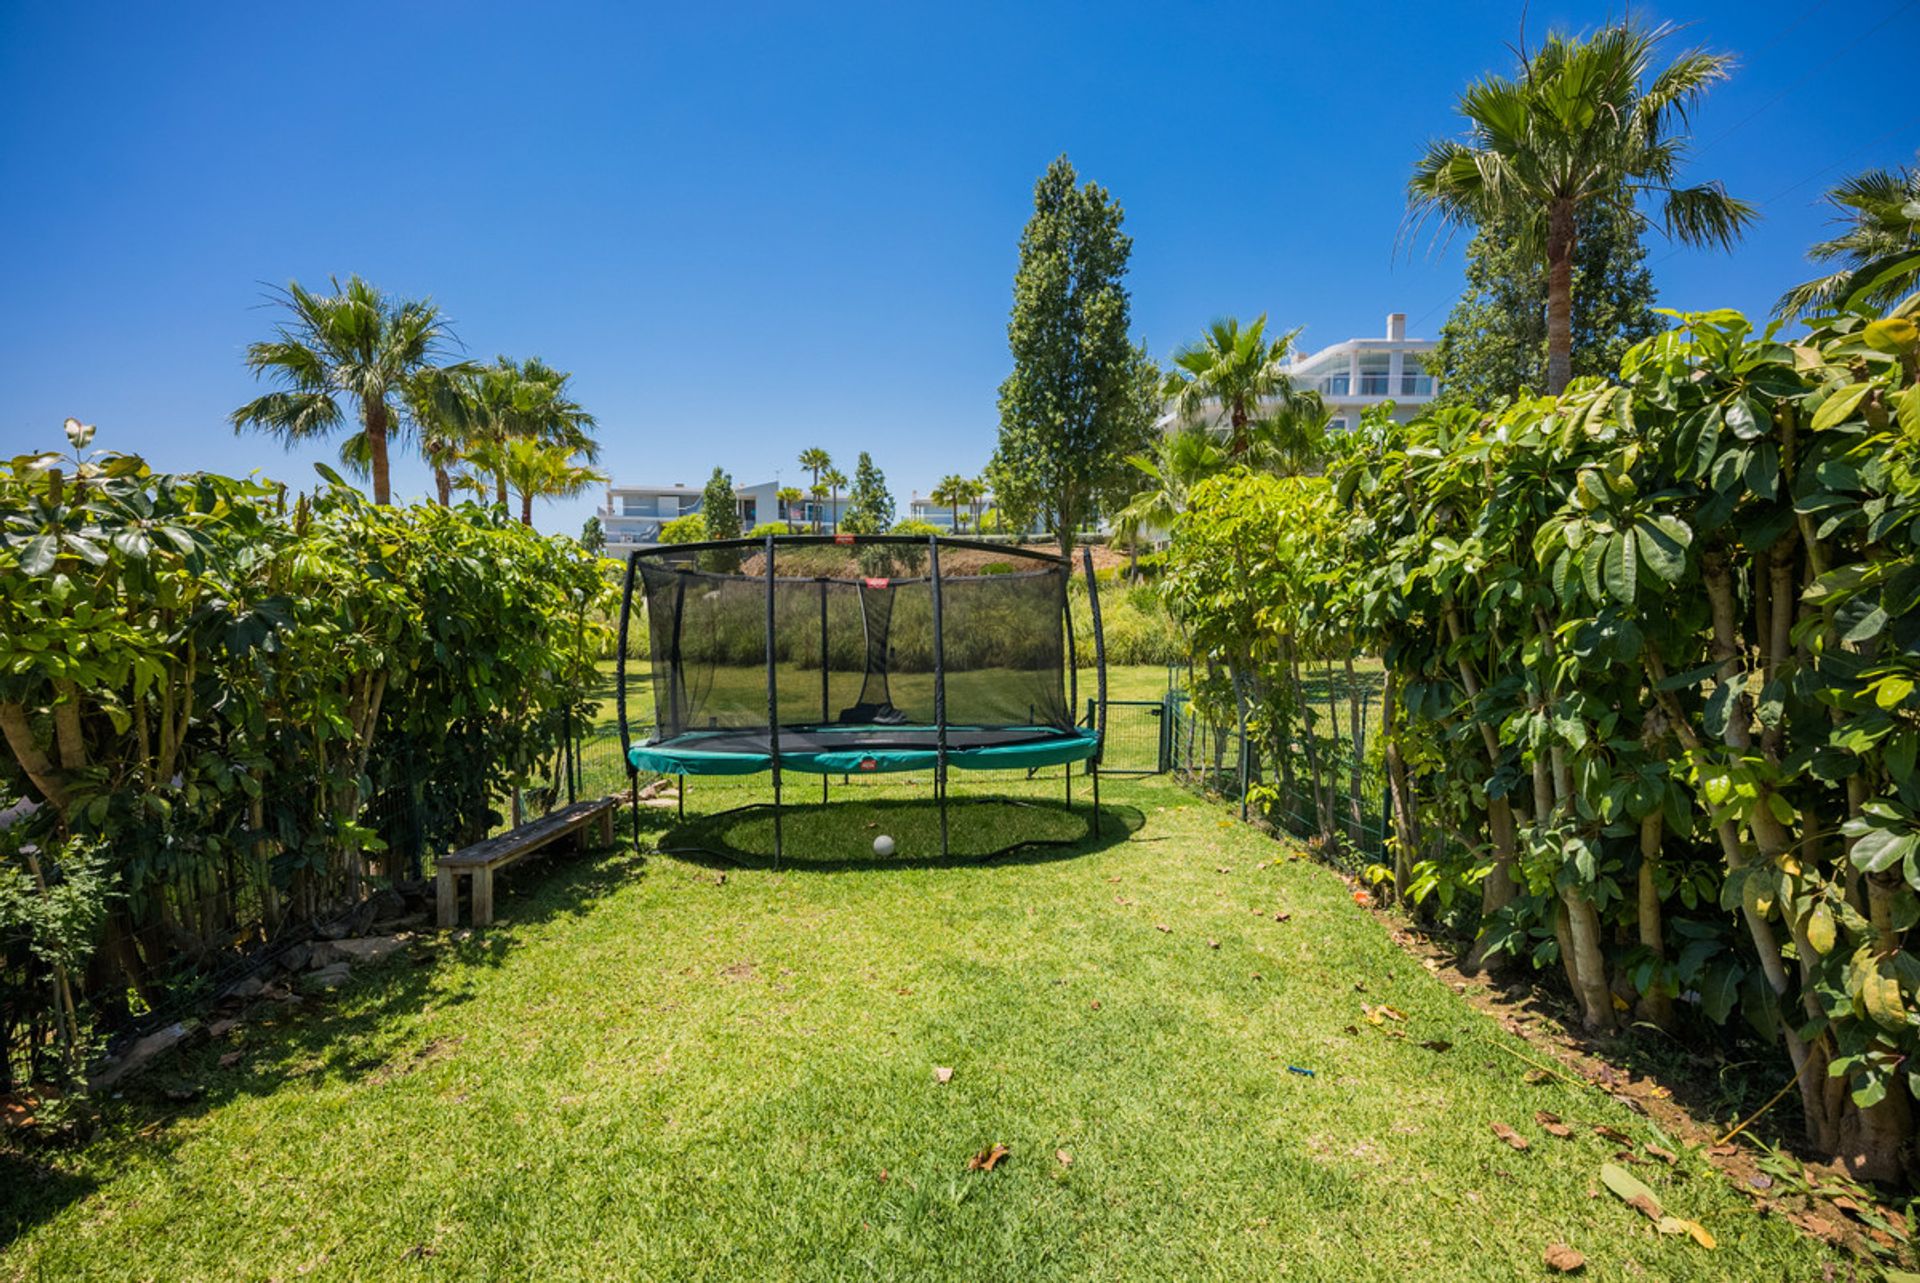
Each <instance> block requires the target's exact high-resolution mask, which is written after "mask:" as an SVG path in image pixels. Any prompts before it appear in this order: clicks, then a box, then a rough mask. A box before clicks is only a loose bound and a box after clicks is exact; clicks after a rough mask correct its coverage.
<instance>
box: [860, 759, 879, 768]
mask: <svg viewBox="0 0 1920 1283" xmlns="http://www.w3.org/2000/svg"><path fill="white" fill-rule="evenodd" d="M860 769H861V770H863V771H877V770H879V769H880V763H878V762H876V761H874V760H873V759H872V758H870V757H863V758H861V759H860Z"/></svg>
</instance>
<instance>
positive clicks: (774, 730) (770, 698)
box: [766, 534, 781, 868]
mask: <svg viewBox="0 0 1920 1283" xmlns="http://www.w3.org/2000/svg"><path fill="white" fill-rule="evenodd" d="M766 549H767V636H766V642H767V749H768V756H770V757H771V758H772V759H773V863H774V867H775V868H778V867H779V866H780V845H781V841H780V838H781V834H780V694H779V689H780V684H779V679H778V678H777V677H776V676H775V672H774V655H773V590H774V579H773V536H772V535H771V534H769V535H768V536H767V543H766Z"/></svg>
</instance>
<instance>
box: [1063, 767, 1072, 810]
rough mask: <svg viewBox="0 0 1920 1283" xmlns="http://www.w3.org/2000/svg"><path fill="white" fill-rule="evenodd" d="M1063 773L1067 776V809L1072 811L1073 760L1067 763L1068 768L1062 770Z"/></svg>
mask: <svg viewBox="0 0 1920 1283" xmlns="http://www.w3.org/2000/svg"><path fill="white" fill-rule="evenodd" d="M1062 774H1063V775H1064V776H1065V777H1066V782H1067V809H1068V810H1069V811H1071V810H1072V809H1073V763H1072V762H1068V763H1067V767H1066V770H1065V771H1064V772H1062Z"/></svg>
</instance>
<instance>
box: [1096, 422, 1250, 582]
mask: <svg viewBox="0 0 1920 1283" xmlns="http://www.w3.org/2000/svg"><path fill="white" fill-rule="evenodd" d="M1127 462H1128V463H1129V464H1131V465H1132V466H1133V467H1134V468H1135V469H1136V470H1137V471H1138V472H1140V474H1141V475H1142V476H1144V477H1145V478H1146V481H1147V484H1146V486H1145V487H1143V488H1142V489H1140V490H1138V491H1136V492H1135V493H1134V496H1133V498H1132V499H1131V500H1129V501H1128V502H1127V505H1126V507H1124V508H1122V509H1120V511H1119V512H1117V513H1115V514H1114V518H1113V526H1114V530H1115V531H1116V532H1117V533H1119V534H1121V535H1124V536H1125V537H1126V540H1127V562H1128V570H1129V572H1130V573H1132V574H1135V575H1137V574H1138V548H1139V541H1140V533H1141V532H1142V531H1143V530H1159V531H1163V532H1165V531H1171V530H1172V529H1173V523H1174V522H1175V521H1177V520H1179V518H1180V514H1181V513H1183V512H1185V511H1186V510H1187V492H1188V491H1190V490H1192V489H1193V487H1194V486H1196V485H1198V484H1200V482H1202V481H1204V480H1206V479H1207V478H1208V477H1210V476H1212V475H1213V474H1214V473H1216V472H1218V471H1220V470H1221V469H1222V468H1224V467H1226V466H1227V463H1228V459H1227V455H1226V453H1225V452H1224V451H1223V450H1221V449H1220V447H1219V445H1218V444H1217V443H1216V442H1215V441H1214V439H1213V434H1212V433H1210V432H1208V431H1207V430H1206V429H1205V428H1185V429H1182V430H1181V431H1178V432H1169V433H1167V434H1166V435H1165V436H1163V437H1161V438H1160V439H1159V440H1158V441H1156V442H1155V443H1154V450H1153V454H1152V455H1151V456H1148V455H1140V454H1136V455H1130V456H1128V458H1127Z"/></svg>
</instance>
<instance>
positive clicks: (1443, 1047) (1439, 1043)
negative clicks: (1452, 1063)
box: [1420, 1038, 1453, 1051]
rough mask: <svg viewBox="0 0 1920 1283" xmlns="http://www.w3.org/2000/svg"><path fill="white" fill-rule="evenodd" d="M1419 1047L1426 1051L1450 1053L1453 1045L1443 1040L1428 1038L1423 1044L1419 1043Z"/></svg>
mask: <svg viewBox="0 0 1920 1283" xmlns="http://www.w3.org/2000/svg"><path fill="white" fill-rule="evenodd" d="M1420 1045H1421V1046H1422V1047H1425V1048H1426V1049H1427V1050H1428V1051H1452V1050H1453V1044H1452V1043H1450V1042H1448V1041H1447V1040H1446V1039H1445V1038H1429V1039H1427V1040H1426V1041H1425V1042H1423V1043H1421V1044H1420Z"/></svg>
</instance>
